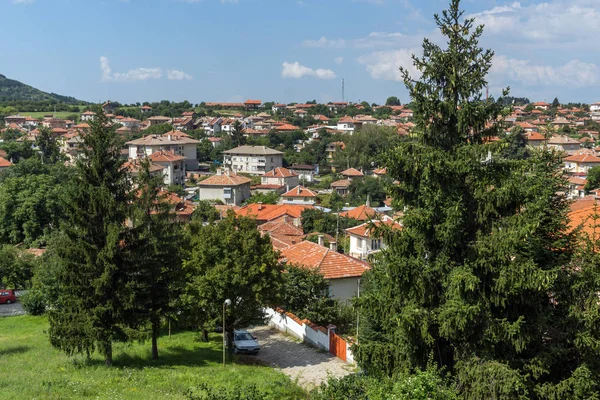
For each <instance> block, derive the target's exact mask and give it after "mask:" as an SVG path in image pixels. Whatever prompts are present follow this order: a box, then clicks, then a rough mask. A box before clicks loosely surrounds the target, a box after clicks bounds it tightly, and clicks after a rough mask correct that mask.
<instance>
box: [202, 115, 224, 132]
mask: <svg viewBox="0 0 600 400" xmlns="http://www.w3.org/2000/svg"><path fill="white" fill-rule="evenodd" d="M222 123H223V119H222V118H221V117H218V118H213V119H211V120H210V121H206V122H204V123H203V124H202V129H204V132H205V133H206V134H207V135H209V136H214V135H215V134H217V133H219V132H221V124H222Z"/></svg>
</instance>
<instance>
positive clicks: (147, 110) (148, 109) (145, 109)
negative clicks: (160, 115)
mask: <svg viewBox="0 0 600 400" xmlns="http://www.w3.org/2000/svg"><path fill="white" fill-rule="evenodd" d="M140 110H142V114H149V113H151V112H152V107H150V106H142V107H141V108H140Z"/></svg>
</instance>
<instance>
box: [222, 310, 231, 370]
mask: <svg viewBox="0 0 600 400" xmlns="http://www.w3.org/2000/svg"><path fill="white" fill-rule="evenodd" d="M230 305H231V300H229V299H227V300H225V301H224V302H223V366H225V346H226V343H227V332H226V331H225V308H226V307H228V306H230Z"/></svg>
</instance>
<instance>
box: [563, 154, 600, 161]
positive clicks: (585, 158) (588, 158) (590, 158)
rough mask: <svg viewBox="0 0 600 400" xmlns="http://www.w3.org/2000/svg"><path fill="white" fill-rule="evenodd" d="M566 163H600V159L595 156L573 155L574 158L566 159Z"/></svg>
mask: <svg viewBox="0 0 600 400" xmlns="http://www.w3.org/2000/svg"><path fill="white" fill-rule="evenodd" d="M564 161H570V162H577V163H600V157H596V156H595V155H593V154H573V155H572V156H569V157H566V158H565V159H564Z"/></svg>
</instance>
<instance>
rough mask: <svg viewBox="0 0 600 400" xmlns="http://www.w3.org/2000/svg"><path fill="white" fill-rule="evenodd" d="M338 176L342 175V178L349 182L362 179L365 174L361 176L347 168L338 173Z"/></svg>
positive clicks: (358, 172)
mask: <svg viewBox="0 0 600 400" xmlns="http://www.w3.org/2000/svg"><path fill="white" fill-rule="evenodd" d="M340 175H342V176H343V177H344V178H346V179H348V180H349V181H351V180H352V179H358V178H363V177H364V176H365V174H363V173H362V172H360V171H359V170H357V169H356V168H348V169H346V170H344V171H342V172H340Z"/></svg>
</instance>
